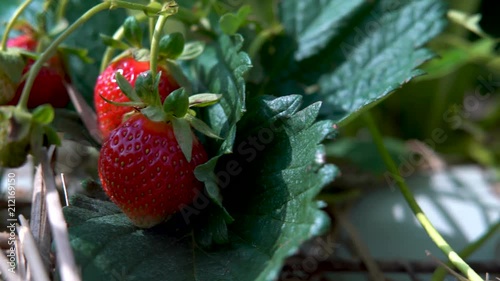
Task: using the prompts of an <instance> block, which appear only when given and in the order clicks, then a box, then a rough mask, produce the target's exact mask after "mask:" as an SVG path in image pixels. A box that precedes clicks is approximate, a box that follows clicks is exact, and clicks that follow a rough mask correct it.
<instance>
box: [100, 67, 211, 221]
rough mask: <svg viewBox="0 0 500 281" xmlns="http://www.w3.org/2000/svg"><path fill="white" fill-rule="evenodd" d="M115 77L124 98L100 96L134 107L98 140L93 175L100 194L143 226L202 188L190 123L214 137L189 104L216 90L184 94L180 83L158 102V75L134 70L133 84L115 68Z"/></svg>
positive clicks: (200, 157)
mask: <svg viewBox="0 0 500 281" xmlns="http://www.w3.org/2000/svg"><path fill="white" fill-rule="evenodd" d="M115 78H116V83H117V84H118V85H119V88H120V89H121V90H122V91H123V95H125V96H126V97H127V98H128V101H127V102H122V103H117V102H115V101H111V100H108V99H106V98H105V101H106V102H109V103H112V104H113V105H115V106H137V108H136V109H135V113H133V114H130V115H127V117H128V119H126V120H125V121H124V122H123V123H122V124H120V125H118V127H117V128H116V129H114V130H113V131H112V132H111V133H110V135H109V138H107V139H106V140H105V141H104V143H103V145H102V148H101V151H100V155H99V162H98V171H99V177H100V179H101V182H102V186H103V189H104V191H105V192H106V194H107V195H108V196H109V197H110V199H111V200H112V201H113V202H114V203H115V204H116V205H118V207H120V208H121V210H122V211H123V212H124V213H125V214H126V215H127V216H128V217H129V218H130V220H131V221H132V222H133V223H134V224H135V225H136V226H138V227H142V228H149V227H152V226H154V225H157V224H159V223H161V222H163V221H165V220H166V219H168V218H169V217H170V216H171V215H173V214H174V213H176V212H177V211H180V209H181V207H182V206H184V205H187V204H190V203H191V202H193V200H194V198H195V197H196V195H197V194H198V193H199V191H200V189H201V188H202V187H203V184H202V183H201V182H199V181H198V180H197V179H196V178H195V176H194V169H195V168H196V166H198V165H199V164H202V163H205V162H206V161H207V159H208V158H207V153H206V152H205V148H204V147H203V145H202V144H201V143H200V141H199V140H198V139H197V138H196V136H195V135H194V133H193V131H192V130H191V126H192V127H194V128H195V129H197V130H198V131H200V132H202V133H204V134H205V135H207V136H209V137H214V138H218V136H217V135H216V134H215V133H214V132H212V130H211V129H210V128H209V127H208V126H207V125H206V124H205V123H203V121H201V120H199V119H196V117H195V116H194V115H195V113H194V111H193V110H192V109H190V107H193V106H196V107H201V106H209V105H211V104H214V103H215V102H217V101H218V100H219V99H220V95H214V94H199V95H194V96H191V97H188V94H187V92H186V91H185V90H184V89H182V88H181V89H178V90H175V91H173V92H172V93H170V94H169V95H168V97H167V98H165V100H164V101H163V102H161V101H160V96H159V84H160V81H161V80H163V79H164V78H163V77H162V76H161V75H160V74H157V75H156V76H154V77H153V75H152V74H151V72H150V71H147V72H144V73H141V74H139V75H138V77H137V80H136V82H135V88H134V87H132V85H131V84H130V83H129V82H128V81H127V80H126V78H125V77H124V76H123V75H122V74H120V72H116V74H115Z"/></svg>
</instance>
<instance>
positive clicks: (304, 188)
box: [65, 96, 336, 281]
mask: <svg viewBox="0 0 500 281" xmlns="http://www.w3.org/2000/svg"><path fill="white" fill-rule="evenodd" d="M300 105H301V98H300V97H299V96H288V97H282V98H277V99H273V98H271V97H265V98H259V99H257V100H255V101H254V102H252V103H251V104H250V105H249V110H250V112H251V114H247V115H245V116H244V117H243V119H242V120H241V127H240V129H241V130H240V131H239V132H241V134H239V135H238V136H237V138H236V143H237V144H238V147H242V149H241V151H238V153H236V154H235V155H233V156H226V157H224V159H223V160H224V161H223V164H222V167H224V168H223V169H224V170H222V171H224V172H229V173H231V174H232V175H233V176H232V177H231V178H230V179H229V185H228V186H226V189H225V190H224V191H225V192H226V193H227V197H225V198H226V200H227V205H228V208H229V210H230V212H231V213H233V214H234V218H235V221H234V223H233V224H231V225H229V227H228V233H229V235H228V239H229V243H230V245H223V246H218V247H212V248H208V249H202V248H200V247H199V246H198V245H197V244H196V242H195V241H196V239H195V238H194V235H195V231H194V230H192V229H191V228H186V227H180V225H183V221H182V220H181V219H184V220H186V219H188V220H192V219H196V218H195V217H191V216H186V215H185V214H184V215H183V217H182V218H181V216H177V217H174V218H173V219H172V220H171V221H170V222H169V223H167V225H165V226H163V227H161V228H154V229H150V230H139V229H137V228H135V227H134V226H133V225H132V224H131V223H130V222H129V221H128V219H127V218H126V217H125V215H123V214H122V213H121V212H120V210H119V209H117V208H116V206H114V205H113V204H111V203H106V202H102V201H97V200H93V199H89V198H86V197H75V198H73V201H72V203H71V204H70V207H67V208H65V215H66V219H67V221H68V224H69V225H70V228H69V229H70V236H71V244H72V246H73V249H74V251H75V255H76V257H77V261H78V264H79V265H80V266H81V268H82V274H83V276H84V277H85V278H86V279H87V280H102V279H107V278H112V276H114V275H115V274H116V273H118V274H121V273H122V272H124V275H125V276H126V277H127V278H129V279H134V278H135V279H146V280H165V279H167V278H168V279H169V280H242V281H244V280H272V279H274V278H275V277H276V275H277V273H278V271H279V269H280V267H281V265H282V263H283V260H284V258H285V257H286V256H288V255H289V254H290V253H291V252H293V251H294V250H295V249H297V247H298V246H299V245H300V244H301V243H302V242H303V241H304V240H305V239H307V238H308V237H310V236H311V235H317V234H319V233H321V232H323V231H324V230H325V229H326V227H327V226H328V219H327V217H326V215H325V214H324V213H323V212H321V211H319V210H318V206H319V205H318V203H316V202H314V201H313V200H314V197H315V196H316V194H317V193H318V192H319V191H320V190H321V188H322V187H323V186H324V185H325V184H327V183H328V182H330V181H331V180H332V179H333V177H334V176H335V174H336V170H335V168H334V167H333V166H331V165H325V164H324V163H323V162H321V159H322V157H323V154H324V152H323V148H322V146H320V145H318V143H320V142H321V141H322V140H323V139H324V138H325V137H327V136H328V135H329V134H330V133H331V132H332V130H333V128H332V123H331V122H328V121H323V122H316V123H315V122H314V120H315V119H316V117H317V114H318V109H319V104H316V105H313V106H310V107H308V108H306V109H304V110H302V111H298V108H299V107H300ZM264 132H265V134H269V135H266V137H263V136H264ZM253 138H257V139H258V140H259V142H260V143H259V147H252V145H251V144H250V143H249V142H248V141H249V140H251V139H253ZM260 146H264V149H259V148H260ZM235 163H236V164H235ZM264 166H265V167H268V169H266V170H265V171H262V169H261V167H264ZM225 167H232V168H231V169H230V170H225ZM234 169H236V170H241V172H240V173H236V174H234V173H233V171H234ZM195 206H196V204H195ZM297 210H300V212H298V211H297ZM202 211H205V212H206V211H207V210H202ZM174 225H175V227H173V226H174ZM209 225H210V226H211V227H212V228H217V226H216V225H214V224H213V223H211V224H209ZM195 227H196V226H195ZM217 229H221V227H218V228H217ZM222 229H223V226H222ZM210 232H214V230H213V229H212V230H210ZM97 233H98V237H99V239H96V235H97ZM132 253H133V254H132ZM140 264H147V266H148V270H144V269H143V268H142V266H140Z"/></svg>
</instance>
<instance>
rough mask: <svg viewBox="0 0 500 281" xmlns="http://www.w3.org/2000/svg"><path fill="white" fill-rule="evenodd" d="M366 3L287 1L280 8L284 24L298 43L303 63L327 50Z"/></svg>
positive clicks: (298, 55)
mask: <svg viewBox="0 0 500 281" xmlns="http://www.w3.org/2000/svg"><path fill="white" fill-rule="evenodd" d="M364 3H365V1H363V0H354V1H343V0H331V1H321V0H314V1H308V2H306V1H300V0H291V1H283V3H282V4H281V7H280V8H281V9H280V12H281V19H282V21H283V25H284V26H285V28H286V30H287V32H288V33H289V34H290V35H292V36H293V38H294V39H295V40H296V41H297V44H298V49H297V51H296V52H295V58H296V59H297V60H303V59H305V58H308V57H310V56H312V55H314V54H316V53H317V52H318V51H320V50H321V49H323V48H324V47H326V45H327V44H328V42H329V41H330V40H331V39H332V38H334V37H335V36H339V33H340V32H341V29H342V27H343V25H345V24H346V20H347V19H348V18H349V16H352V15H353V14H355V13H356V12H357V11H358V10H359V9H360V8H361V7H362V4H364Z"/></svg>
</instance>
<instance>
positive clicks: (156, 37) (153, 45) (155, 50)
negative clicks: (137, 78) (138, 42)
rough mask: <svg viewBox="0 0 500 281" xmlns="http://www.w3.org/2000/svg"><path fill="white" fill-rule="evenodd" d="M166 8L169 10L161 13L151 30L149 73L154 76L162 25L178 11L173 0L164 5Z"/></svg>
mask: <svg viewBox="0 0 500 281" xmlns="http://www.w3.org/2000/svg"><path fill="white" fill-rule="evenodd" d="M164 8H166V10H170V12H169V13H166V14H165V15H161V16H160V17H159V18H158V21H157V22H156V26H155V30H154V32H153V39H152V40H151V53H150V57H151V58H150V66H151V75H152V76H153V77H154V76H155V75H156V69H157V68H158V54H159V52H160V39H161V34H162V32H163V26H165V23H166V22H167V18H168V17H169V16H171V15H173V14H175V13H177V11H178V6H177V3H176V2H175V1H169V2H167V3H166V4H165V5H164Z"/></svg>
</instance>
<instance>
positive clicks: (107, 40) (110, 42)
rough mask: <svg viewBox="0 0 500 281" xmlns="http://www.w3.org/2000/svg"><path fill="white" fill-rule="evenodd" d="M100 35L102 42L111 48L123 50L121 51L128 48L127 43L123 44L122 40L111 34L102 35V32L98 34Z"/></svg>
mask: <svg viewBox="0 0 500 281" xmlns="http://www.w3.org/2000/svg"><path fill="white" fill-rule="evenodd" d="M100 36H101V40H102V42H103V43H104V44H105V45H106V46H108V47H112V48H115V49H118V50H123V51H124V50H128V49H130V46H129V45H127V44H125V43H124V42H122V41H120V40H116V39H114V38H113V37H111V36H108V35H104V34H100Z"/></svg>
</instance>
